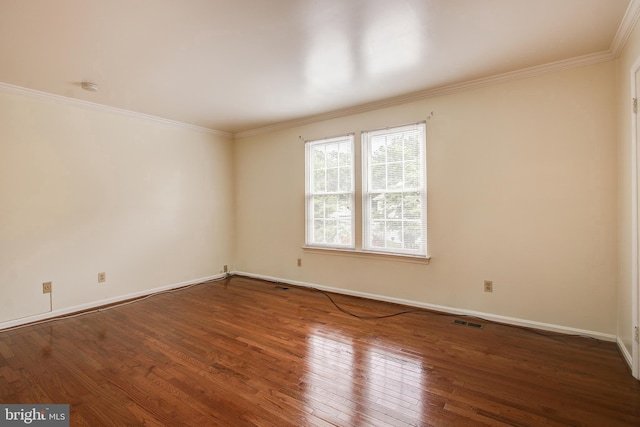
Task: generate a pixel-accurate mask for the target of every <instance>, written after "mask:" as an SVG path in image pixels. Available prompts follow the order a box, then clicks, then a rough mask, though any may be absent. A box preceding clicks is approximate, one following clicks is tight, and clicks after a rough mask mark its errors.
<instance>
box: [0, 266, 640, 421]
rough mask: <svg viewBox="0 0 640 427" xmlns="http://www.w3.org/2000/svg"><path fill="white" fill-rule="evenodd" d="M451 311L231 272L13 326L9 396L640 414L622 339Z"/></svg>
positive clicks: (463, 417) (298, 414) (128, 417)
mask: <svg viewBox="0 0 640 427" xmlns="http://www.w3.org/2000/svg"><path fill="white" fill-rule="evenodd" d="M332 297H333V298H334V299H335V301H336V302H337V303H338V304H339V305H340V306H341V307H344V308H346V309H348V310H351V311H353V312H357V313H359V314H362V315H366V316H375V315H387V314H392V313H395V312H398V311H402V310H405V309H407V307H402V306H398V305H393V304H388V303H383V302H379V301H370V300H365V299H360V298H353V297H348V296H344V295H332ZM453 319H454V317H452V316H443V315H440V314H436V313H429V312H426V311H425V312H421V313H411V314H403V315H400V316H395V317H388V318H384V319H359V318H355V317H352V316H349V315H347V314H345V313H342V312H340V311H339V310H337V309H336V308H335V307H334V306H333V305H332V304H331V302H330V301H329V299H327V297H326V296H325V295H323V294H321V293H319V292H317V291H314V290H309V289H302V288H296V287H292V286H288V285H282V284H275V283H271V282H265V281H260V280H255V279H249V278H245V277H233V278H231V279H228V280H225V281H218V282H209V283H205V284H201V285H197V286H193V287H190V288H188V289H183V290H179V291H176V292H173V293H167V294H160V295H156V296H153V297H150V298H147V299H144V300H140V301H136V302H133V303H131V304H127V305H123V306H120V307H113V308H109V309H105V310H102V311H99V312H94V313H87V314H83V315H81V316H78V317H73V318H68V319H63V320H56V321H54V322H49V323H44V324H40V325H31V326H27V327H24V328H20V329H16V330H11V331H2V332H0V402H2V403H69V404H70V405H71V421H72V425H77V426H87V425H89V426H101V425H105V426H111V425H113V426H119V425H148V426H178V425H202V426H206V425H211V426H219V425H220V426H378V425H379V426H455V425H462V426H476V425H491V426H540V425H558V426H562V425H566V426H576V425H584V426H625V425H628V426H634V425H640V382H638V381H636V380H634V379H633V378H632V377H631V375H630V373H629V372H628V370H627V368H626V365H625V363H624V361H623V360H622V358H621V356H620V354H619V353H618V350H617V348H616V345H615V344H613V343H608V342H599V341H595V340H592V339H588V338H579V337H570V336H562V335H557V334H540V333H536V332H535V331H531V330H526V329H522V328H514V327H509V326H506V325H499V324H493V323H490V322H485V321H480V320H473V321H474V322H477V323H481V324H482V325H483V328H482V329H474V328H471V327H466V326H459V325H454V324H452V321H453ZM469 320H471V319H469Z"/></svg>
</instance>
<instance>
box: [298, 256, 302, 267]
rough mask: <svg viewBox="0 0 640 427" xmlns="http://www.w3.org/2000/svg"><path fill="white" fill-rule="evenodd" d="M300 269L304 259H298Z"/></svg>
mask: <svg viewBox="0 0 640 427" xmlns="http://www.w3.org/2000/svg"><path fill="white" fill-rule="evenodd" d="M298 267H302V258H298Z"/></svg>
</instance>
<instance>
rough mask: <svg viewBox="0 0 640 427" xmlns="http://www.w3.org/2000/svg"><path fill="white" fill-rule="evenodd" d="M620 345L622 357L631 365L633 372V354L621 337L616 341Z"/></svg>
mask: <svg viewBox="0 0 640 427" xmlns="http://www.w3.org/2000/svg"><path fill="white" fill-rule="evenodd" d="M616 342H617V343H618V349H620V353H622V357H624V360H625V362H627V365H629V369H631V370H633V359H632V357H631V353H629V351H628V350H627V347H626V346H625V345H624V343H623V342H622V340H621V339H620V337H618V338H617V339H616Z"/></svg>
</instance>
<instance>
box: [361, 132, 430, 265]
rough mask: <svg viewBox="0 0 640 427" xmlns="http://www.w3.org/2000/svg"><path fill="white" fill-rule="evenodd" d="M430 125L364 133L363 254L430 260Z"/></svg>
mask: <svg viewBox="0 0 640 427" xmlns="http://www.w3.org/2000/svg"><path fill="white" fill-rule="evenodd" d="M425 132H426V131H425V123H424V122H422V123H417V124H414V125H408V126H399V127H394V128H389V129H383V130H376V131H370V132H363V133H362V162H363V165H362V170H363V180H362V206H363V250H365V251H374V252H388V253H395V254H407V255H415V256H423V257H426V256H427V218H426V216H427V215H426V210H427V191H426V165H425V163H426V161H425V157H426V137H425Z"/></svg>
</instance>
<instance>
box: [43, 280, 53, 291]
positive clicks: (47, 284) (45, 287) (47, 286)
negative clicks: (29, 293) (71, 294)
mask: <svg viewBox="0 0 640 427" xmlns="http://www.w3.org/2000/svg"><path fill="white" fill-rule="evenodd" d="M51 286H52V284H51V282H44V283H43V284H42V293H43V294H50V293H51Z"/></svg>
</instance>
